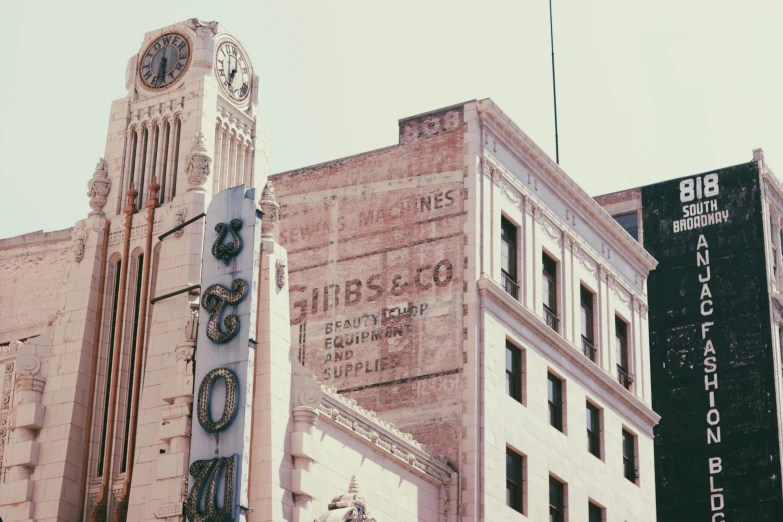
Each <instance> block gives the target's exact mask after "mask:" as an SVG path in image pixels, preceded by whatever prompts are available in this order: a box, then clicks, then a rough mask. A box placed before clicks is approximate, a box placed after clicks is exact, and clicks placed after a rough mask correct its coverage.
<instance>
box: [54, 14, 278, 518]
mask: <svg viewBox="0 0 783 522" xmlns="http://www.w3.org/2000/svg"><path fill="white" fill-rule="evenodd" d="M258 83H259V79H258V75H257V74H255V72H254V69H253V64H252V62H251V60H250V56H249V53H248V51H247V49H246V48H245V47H244V46H243V45H242V43H241V42H240V41H239V40H238V39H237V38H235V37H234V36H232V35H231V34H230V33H229V32H227V31H226V30H225V29H224V28H223V27H222V26H221V25H220V24H219V23H217V22H205V21H202V20H199V19H195V18H193V19H190V20H186V21H184V22H180V23H176V24H173V25H170V26H168V27H164V28H162V29H158V30H155V31H151V32H149V33H147V34H146V35H145V36H144V39H143V41H142V42H141V45H140V46H139V48H138V51H137V52H136V54H134V55H133V56H132V57H131V58H130V59H129V60H128V65H127V68H126V75H125V86H126V88H127V95H126V96H125V97H123V98H122V99H119V100H115V101H114V102H113V103H112V106H111V117H110V121H109V129H108V133H107V139H106V149H105V156H104V159H105V164H104V163H103V162H100V163H99V166H100V168H99V169H98V170H96V176H98V175H99V174H98V171H100V177H101V180H100V183H101V184H102V186H105V185H107V184H108V185H109V187H110V188H109V193H108V196H107V198H106V203H105V205H103V207H102V211H103V212H102V214H97V215H95V216H93V217H91V218H90V219H91V220H92V221H90V223H92V224H91V225H90V226H91V227H93V228H94V229H95V231H96V232H95V233H93V234H92V236H91V237H95V236H96V235H97V234H98V233H99V232H97V231H98V230H103V229H104V223H103V222H102V219H103V217H102V216H105V219H107V220H108V221H109V230H110V233H111V235H110V236H109V240H108V245H107V249H106V251H105V252H106V254H105V255H106V259H108V260H110V261H109V262H108V263H109V265H108V266H110V267H115V268H112V269H113V270H116V272H117V273H119V270H120V269H121V267H122V266H127V267H129V268H128V270H136V272H132V273H131V275H130V276H129V277H128V281H129V283H128V286H127V288H128V290H127V291H128V292H129V293H131V292H133V291H134V290H133V289H134V288H136V286H134V285H137V286H138V285H139V284H141V283H137V282H136V279H134V277H137V276H138V274H139V273H141V269H136V268H133V267H137V266H142V265H141V264H140V263H141V259H142V257H141V255H142V254H143V255H144V256H145V257H146V258H149V259H152V260H153V261H152V264H151V268H150V280H151V281H155V282H154V283H150V284H151V285H153V286H154V287H153V288H151V289H150V295H151V296H154V295H164V294H167V293H171V292H176V291H178V290H181V289H183V288H189V287H193V286H194V283H195V284H197V283H199V282H200V281H201V264H202V263H201V255H202V244H203V242H204V237H205V234H206V233H208V232H209V231H205V229H204V221H203V219H198V216H200V215H201V214H202V213H204V212H205V211H206V209H207V207H208V205H209V203H210V201H211V200H212V198H213V197H214V195H215V194H217V193H218V192H220V191H222V190H225V189H228V188H231V187H235V186H238V185H242V184H244V185H247V186H249V187H251V188H255V189H256V194H257V195H256V196H255V199H256V200H258V199H260V197H261V189H263V187H264V184H265V183H266V176H267V173H266V165H267V161H266V130H265V126H264V123H263V122H262V121H261V120H260V119H259V118H258V116H257V114H256V107H257V104H258ZM104 175H107V176H108V182H109V183H106V181H107V180H106V179H105V178H104V177H103V176H104ZM153 180H155V183H152V181H153ZM151 185H152V186H151ZM156 185H157V186H156ZM131 187H132V188H133V189H134V190H135V191H137V194H136V195H135V199H133V200H132V201H131V203H132V206H133V208H135V210H136V211H135V212H131V216H130V221H131V223H130V225H131V232H130V233H129V234H127V235H126V233H125V230H127V228H126V227H127V224H126V223H127V221H126V213H125V211H126V209H130V208H131V207H130V205H129V198H130V197H131V196H130V195H129V192H130V189H131ZM131 194H132V192H131ZM151 197H154V198H156V200H157V201H155V200H151V199H150V198H151ZM155 203H156V204H155ZM151 209H152V210H154V212H152V213H151V212H150V210H151ZM151 215H152V216H153V217H152V219H153V220H154V221H153V230H152V235H153V239H152V244H151V251H147V247H146V244H145V239H146V238H145V236H146V231H147V226H148V225H147V221H146V220H147V219H148V217H149V216H151ZM99 216H101V217H100V218H99ZM193 218H196V219H193ZM189 220H193V222H192V223H191V224H187V222H188V221H189ZM93 221H94V222H95V223H93ZM98 221H100V222H98ZM179 225H184V226H183V228H182V229H181V230H180V231H178V232H176V233H172V234H171V235H168V236H167V237H166V238H165V239H164V240H159V239H158V236H159V235H162V234H163V233H164V232H166V231H170V230H172V229H174V228H175V227H177V226H179ZM126 237H127V238H129V239H128V241H129V243H128V246H127V247H124V245H123V242H124V241H125V238H126ZM124 248H127V249H128V252H127V253H125V251H124V250H123V249H124ZM128 254H129V255H128ZM123 256H124V257H123ZM120 260H121V264H118V262H120ZM85 264H86V262H84V263H82V265H85ZM133 274H136V276H134V275H133ZM139 281H141V280H139ZM117 284H119V283H117ZM107 287H109V285H107ZM112 288H113V287H112ZM117 288H119V286H118V287H117ZM107 302H111V301H110V300H109V299H108V298H107ZM128 306H129V308H128V309H129V310H130V309H132V308H130V306H131V305H128ZM155 306H156V308H155V309H154V311H153V312H152V313H151V314H150V317H149V324H148V327H149V331H150V332H155V333H154V334H151V337H150V340H149V347H150V350H152V352H155V351H156V350H158V352H157V355H160V354H162V353H163V354H164V355H162V357H163V358H164V359H165V358H166V357H170V358H171V360H169V359H166V361H167V362H166V364H163V366H164V368H163V369H159V370H157V371H158V372H159V374H162V373H161V372H164V373H165V372H168V371H171V372H174V370H175V367H174V362H172V361H173V358H174V356H175V350H179V349H180V348H182V346H186V345H187V343H185V345H182V343H183V342H185V341H186V338H185V334H184V333H183V331H182V324H183V322H184V320H185V319H186V318H189V317H191V314H192V313H193V310H194V307H195V310H196V311H198V292H197V291H190V292H187V293H182V292H180V293H177V294H176V295H174V296H172V297H170V298H167V299H166V300H165V301H163V302H161V303H160V304H158V305H155ZM136 310H137V311H136V313H138V309H136ZM159 310H162V311H159ZM109 322H110V321H109V320H108V319H106V320H105V323H106V324H108V323H109ZM128 328H130V327H128ZM169 331H170V332H172V333H171V335H170V337H166V335H168V334H164V338H157V337H155V336H156V335H158V334H159V333H160V332H169ZM128 335H130V334H128ZM104 337H105V336H104ZM107 342H108V341H102V344H101V350H102V351H101V353H102V354H103V355H101V357H102V358H103V359H101V360H102V361H106V360H109V359H108V353H109V348H108V344H107ZM133 342H135V341H133ZM126 346H130V345H127V344H126V343H123V345H122V357H125V358H126V359H123V360H124V361H127V357H128V355H127V353H128V352H127V351H126V350H128V349H129V348H126ZM186 347H187V346H186ZM152 352H150V353H152ZM112 353H113V352H112ZM177 353H179V352H177ZM177 357H179V355H177ZM158 359H160V358H158ZM177 361H179V359H177ZM102 364H104V366H101V367H100V368H102V369H100V370H99V371H98V377H97V379H96V383H98V382H100V383H102V384H101V386H103V388H99V387H97V384H96V387H95V388H93V390H94V391H93V392H94V393H98V391H100V390H105V389H108V388H109V384H110V382H109V381H108V380H107V379H108V377H107V372H108V369H107V368H108V367H107V366H106V364H108V363H102ZM145 364H146V363H145ZM156 364H157V365H158V367H160V365H161V362H160V360H158V362H157V363H156ZM167 365H169V366H171V368H168V366H167ZM119 368H120V370H119V375H118V379H119V380H118V381H117V386H123V387H125V388H123V389H127V382H128V381H129V379H130V373H129V369H128V368H129V367H128V364H127V362H123V363H122V365H121V366H120V367H119ZM151 371H152V370H151ZM177 371H179V370H177ZM167 375H168V374H167ZM172 375H179V374H177V373H176V372H175V373H174V374H172ZM153 380H154V379H153ZM168 380H169V381H171V382H179V381H176V380H173V379H168ZM183 382H184V381H183ZM141 383H142V384H141V395H140V397H141V400H140V405H139V411H138V415H139V416H138V418H139V419H140V420H139V423H140V424H139V429H138V433H139V434H140V435H139V436H138V437H137V438H136V446H135V448H136V455H140V454H142V455H146V454H154V455H156V456H157V455H158V454H159V453H158V452H159V449H160V447H162V446H161V444H169V442H170V441H168V439H166V440H163V439H160V438H158V437H157V436H153V435H150V434H152V433H157V432H156V430H157V427H156V426H157V424H159V423H160V415H161V413H160V412H161V411H164V410H165V412H168V410H166V409H165V408H164V410H161V404H167V403H169V404H170V403H172V402H173V403H177V404H180V403H182V404H187V403H189V402H192V393H193V389H192V388H193V385H192V381H191V382H190V384H189V387H188V386H185V388H186V389H185V388H183V389H182V390H179V389H178V388H177V389H173V388H172V387H171V385H170V386H169V388H167V390H168V391H160V392H159V391H158V386H157V383H155V384H151V385H149V386H148V385H147V383H148V380H147V377H146V374H145V377H144V378H143V379H142V380H141ZM174 388H176V386H175V387H174ZM172 390H173V391H172ZM180 392H181V393H180ZM100 393H103V395H100V396H96V397H97V398H96V400H95V404H96V407H95V408H96V409H95V410H94V412H95V415H94V418H95V419H96V423H94V430H93V437H92V443H91V446H90V448H89V456H88V459H89V463H90V464H89V467H88V482H87V486H86V489H87V490H86V492H85V496H84V497H83V498H82V499H81V503H82V505H84V507H85V509H84V513H90V514H91V515H90V516H95V517H97V518H95V519H96V520H102V518H101V517H105V516H107V515H106V514H107V513H112V512H113V511H114V510H115V508H116V509H118V512H120V511H122V510H124V509H126V507H127V510H128V513H129V515H128V516H129V517H131V514H133V515H132V516H133V517H136V516H138V515H137V514H138V513H144V515H143V516H144V517H147V518H144V519H145V520H147V519H153V518H156V517H157V515H156V513H163V512H167V513H168V510H173V512H181V505H182V501H183V499H182V498H181V494H180V493H178V492H179V491H180V489H181V487H182V484H187V480H188V476H189V473H188V469H187V462H188V459H187V455H186V453H187V448H188V447H189V444H185V443H184V442H183V441H187V440H188V439H189V437H188V435H187V433H186V432H183V433H180V434H179V435H177V440H178V441H179V442H177V443H176V444H173V445H172V446H171V447H168V449H167V453H166V455H165V456H161V457H160V458H159V459H158V461H159V464H160V465H158V463H156V464H155V466H157V467H155V469H156V470H157V471H155V474H156V475H154V476H156V479H155V483H154V486H150V487H154V488H155V489H156V491H158V492H161V491H168V492H173V493H172V494H171V495H169V496H167V497H165V498H164V497H160V498H158V497H159V495H158V496H156V498H155V499H154V500H152V501H151V500H149V499H148V498H147V493H145V491H146V490H145V489H144V488H145V487H146V486H145V485H143V484H142V483H140V482H139V481H138V480H137V479H133V483H132V484H130V486H129V489H128V488H125V487H124V481H125V477H126V475H125V472H126V470H125V469H124V464H123V463H125V461H124V460H123V459H124V458H125V456H124V455H126V453H123V451H124V450H123V444H124V442H123V441H122V438H123V437H126V438H125V440H130V439H128V438H127V436H126V435H127V433H126V432H125V431H123V430H124V429H125V428H124V424H121V423H119V424H117V429H116V434H117V436H116V438H117V442H116V444H114V446H115V447H111V451H113V454H114V458H113V460H106V459H105V458H104V457H105V456H104V455H103V451H104V449H102V448H104V446H101V444H99V442H100V441H101V440H103V439H102V438H101V437H102V435H101V434H102V433H104V434H106V433H110V430H108V427H103V425H101V424H100V422H103V420H101V419H105V415H104V412H103V407H104V404H107V405H109V408H115V413H116V415H115V416H116V418H117V419H120V420H122V419H125V418H126V417H125V415H126V412H127V411H130V410H129V409H127V407H126V405H127V404H128V403H129V401H130V395H128V396H127V397H126V396H125V395H123V394H122V393H121V392H118V397H122V399H121V400H119V399H118V400H117V401H115V403H114V404H113V405H111V404H109V402H104V401H108V399H107V394H106V393H104V392H103V391H101V392H100ZM178 393H180V395H178ZM156 398H159V399H160V400H157V399H156ZM177 411H180V410H177ZM182 411H186V412H187V411H189V410H187V409H184V410H182ZM166 414H167V415H168V413H166ZM150 419H151V420H150ZM177 419H179V420H177V422H180V421H182V419H180V418H179V417H178V418H177ZM145 421H149V423H145ZM169 421H170V422H171V423H175V421H173V420H171V419H169V420H167V421H166V422H169ZM189 422H190V421H189V420H188V421H187V425H188V426H189ZM177 425H179V424H177ZM183 425H184V424H183ZM107 430H108V431H107ZM169 431H171V430H169ZM141 434H143V435H141ZM107 436H108V435H107ZM164 438H165V437H164ZM106 447H108V446H106ZM106 451H109V450H106ZM178 452H179V453H182V455H179V453H178ZM183 452H184V453H183ZM183 455H184V457H183ZM167 459H168V460H167ZM172 459H174V460H176V462H178V463H179V464H177V465H176V466H173V467H172V466H170V465H169V464H166V463H167V462H169V461H171V460H172ZM104 461H105V462H107V463H109V464H106V465H105V466H103V467H100V466H101V465H102V464H100V463H103V462H104ZM183 463H184V464H183ZM145 465H146V464H145ZM180 465H182V466H184V467H182V466H180ZM141 466H142V467H143V466H144V465H141ZM175 471H176V472H175ZM140 473H141V474H138V473H137V474H136V475H135V477H139V476H144V473H143V472H140ZM145 480H146V479H145ZM107 484H108V487H107V486H106V485H107ZM125 485H127V484H125ZM117 488H120V489H117ZM116 491H121V493H120V494H118V495H115V493H114V492H116ZM156 494H157V493H156ZM171 506H179V508H172V507H171ZM177 509H179V511H177ZM65 518H66V519H69V516H65ZM108 520H112V519H111V517H110V518H109V519H108ZM134 520H135V518H134Z"/></svg>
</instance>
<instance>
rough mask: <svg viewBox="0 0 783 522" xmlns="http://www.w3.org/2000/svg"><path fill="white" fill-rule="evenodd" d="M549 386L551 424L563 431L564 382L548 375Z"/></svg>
mask: <svg viewBox="0 0 783 522" xmlns="http://www.w3.org/2000/svg"><path fill="white" fill-rule="evenodd" d="M547 380H548V386H549V424H551V425H552V426H554V427H555V428H556V429H557V430H559V431H563V381H561V380H560V379H558V378H557V377H555V376H554V375H552V374H551V373H550V374H548V375H547Z"/></svg>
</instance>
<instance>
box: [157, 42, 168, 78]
mask: <svg viewBox="0 0 783 522" xmlns="http://www.w3.org/2000/svg"><path fill="white" fill-rule="evenodd" d="M166 61H167V60H166V49H165V48H164V49H163V56H162V57H161V58H160V67H158V82H161V83H162V82H164V81H166Z"/></svg>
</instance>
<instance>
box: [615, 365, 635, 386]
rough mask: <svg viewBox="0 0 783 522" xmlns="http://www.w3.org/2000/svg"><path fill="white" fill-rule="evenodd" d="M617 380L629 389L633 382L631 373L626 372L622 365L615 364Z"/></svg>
mask: <svg viewBox="0 0 783 522" xmlns="http://www.w3.org/2000/svg"><path fill="white" fill-rule="evenodd" d="M617 382H619V383H620V384H621V385H622V386H623V388H625V389H626V390H629V389H630V388H631V385H632V384H633V375H632V374H630V373H628V372H626V371H625V368H623V367H622V366H617Z"/></svg>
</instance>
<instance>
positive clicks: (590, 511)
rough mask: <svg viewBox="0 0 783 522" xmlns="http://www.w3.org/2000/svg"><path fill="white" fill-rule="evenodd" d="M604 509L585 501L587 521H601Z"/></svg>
mask: <svg viewBox="0 0 783 522" xmlns="http://www.w3.org/2000/svg"><path fill="white" fill-rule="evenodd" d="M603 520H604V510H603V509H602V508H601V507H600V506H597V505H595V504H593V503H592V502H588V503H587V522H603Z"/></svg>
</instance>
